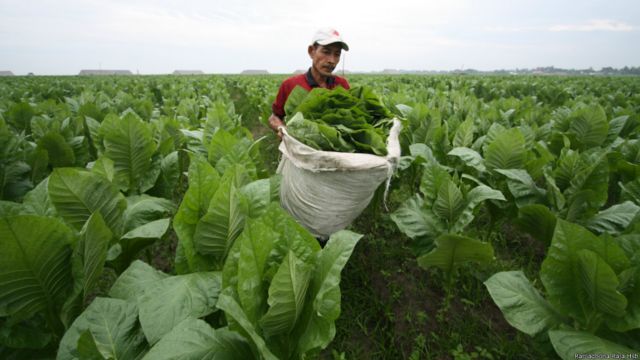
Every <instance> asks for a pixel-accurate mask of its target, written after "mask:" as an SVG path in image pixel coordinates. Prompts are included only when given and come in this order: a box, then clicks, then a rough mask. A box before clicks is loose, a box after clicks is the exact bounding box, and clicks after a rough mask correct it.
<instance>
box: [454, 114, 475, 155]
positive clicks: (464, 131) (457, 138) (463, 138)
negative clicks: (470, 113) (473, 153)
mask: <svg viewBox="0 0 640 360" xmlns="http://www.w3.org/2000/svg"><path fill="white" fill-rule="evenodd" d="M473 131H474V126H473V119H472V118H471V117H468V118H467V119H466V120H465V121H463V122H462V123H461V124H460V126H458V129H457V130H456V134H455V135H454V138H453V146H455V147H467V146H471V144H472V143H473ZM449 154H450V153H449Z"/></svg>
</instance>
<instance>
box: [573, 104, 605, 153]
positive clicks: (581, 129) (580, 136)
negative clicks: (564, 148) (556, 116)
mask: <svg viewBox="0 0 640 360" xmlns="http://www.w3.org/2000/svg"><path fill="white" fill-rule="evenodd" d="M570 124H571V125H570V126H569V133H571V134H574V135H575V140H576V141H577V143H578V144H580V146H581V147H582V148H583V149H589V148H592V147H596V146H600V145H602V143H603V142H604V140H605V139H606V138H607V134H608V133H609V123H608V122H607V115H606V114H605V112H604V109H603V108H602V107H601V106H600V105H598V104H594V105H591V106H587V107H581V108H579V109H577V110H575V111H574V112H573V113H572V114H571V123H570Z"/></svg>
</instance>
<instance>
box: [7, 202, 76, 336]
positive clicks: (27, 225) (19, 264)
mask: <svg viewBox="0 0 640 360" xmlns="http://www.w3.org/2000/svg"><path fill="white" fill-rule="evenodd" d="M0 239H2V241H0V309H3V311H5V312H6V314H7V315H12V314H18V316H21V317H24V318H27V317H30V316H32V315H34V314H35V313H36V312H38V311H45V313H46V314H47V320H48V322H49V326H51V327H53V328H52V329H51V330H52V331H54V332H55V331H60V330H61V329H60V328H58V327H57V326H61V324H60V322H59V320H58V319H57V318H56V317H57V315H58V311H59V310H60V308H61V305H62V302H63V301H64V300H65V298H66V297H67V296H68V295H69V293H70V291H71V290H72V285H73V280H72V277H71V264H70V261H69V257H70V255H71V246H70V245H71V243H72V241H73V240H72V239H73V234H72V232H71V230H70V229H69V228H67V227H66V226H65V225H64V224H62V223H61V222H60V221H59V220H57V219H52V218H45V217H40V216H33V215H21V216H15V217H8V218H0Z"/></svg>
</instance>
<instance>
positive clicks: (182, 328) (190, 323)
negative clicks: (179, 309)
mask: <svg viewBox="0 0 640 360" xmlns="http://www.w3.org/2000/svg"><path fill="white" fill-rule="evenodd" d="M251 358H253V354H252V352H251V348H250V347H249V344H248V343H247V341H246V340H245V339H244V338H243V337H242V336H240V335H238V334H237V333H235V332H233V331H229V330H228V329H227V328H221V329H213V328H212V327H211V326H209V324H207V323H206V322H204V321H202V320H198V319H191V318H188V319H186V320H184V321H182V322H181V323H180V324H178V325H177V326H176V327H175V328H173V329H172V330H171V331H170V332H169V333H167V334H166V335H164V336H163V337H162V339H160V341H158V342H157V343H156V344H155V345H154V346H153V347H152V348H151V350H149V352H148V353H147V354H146V355H145V357H144V358H143V359H148V360H165V359H166V360H170V359H182V360H223V359H251Z"/></svg>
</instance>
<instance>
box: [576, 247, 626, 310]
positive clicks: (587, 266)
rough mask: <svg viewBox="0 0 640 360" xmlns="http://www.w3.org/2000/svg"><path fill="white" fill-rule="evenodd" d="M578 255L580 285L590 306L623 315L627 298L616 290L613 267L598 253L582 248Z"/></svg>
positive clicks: (616, 278)
mask: <svg viewBox="0 0 640 360" xmlns="http://www.w3.org/2000/svg"><path fill="white" fill-rule="evenodd" d="M576 255H577V257H578V263H577V265H578V274H579V279H580V285H581V286H582V288H583V289H584V292H585V293H586V294H587V295H588V296H589V297H588V300H589V301H590V302H591V307H592V308H593V309H595V310H597V311H599V312H602V313H606V314H610V315H613V316H617V317H620V316H623V315H624V312H625V308H626V307H627V299H626V298H625V297H624V295H622V294H621V293H620V292H619V291H618V290H617V288H618V284H619V281H618V277H617V276H616V273H615V272H613V269H611V267H610V266H609V265H607V263H606V262H605V261H604V260H602V259H601V258H600V257H599V256H598V254H596V253H594V252H593V251H591V250H587V249H583V250H580V251H578V253H577V254H576Z"/></svg>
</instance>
